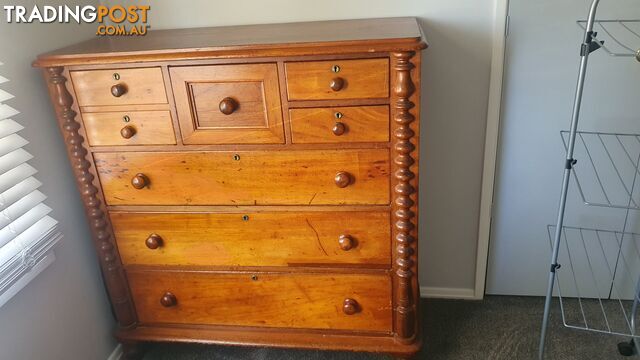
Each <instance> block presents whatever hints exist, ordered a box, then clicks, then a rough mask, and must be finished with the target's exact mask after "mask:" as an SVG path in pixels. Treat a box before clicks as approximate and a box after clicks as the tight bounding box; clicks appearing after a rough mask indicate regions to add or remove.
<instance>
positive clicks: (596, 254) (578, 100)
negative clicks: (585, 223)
mask: <svg viewBox="0 0 640 360" xmlns="http://www.w3.org/2000/svg"><path fill="white" fill-rule="evenodd" d="M599 3H600V0H594V1H593V2H592V4H591V8H590V11H589V16H588V19H587V20H586V21H579V22H578V24H579V25H580V26H581V27H582V28H583V29H584V41H583V42H582V44H581V48H580V57H581V60H580V70H579V76H578V83H577V88H576V93H575V100H574V106H573V115H572V119H571V125H570V130H569V131H563V132H561V136H562V140H563V142H564V145H565V149H566V162H565V166H564V175H563V179H562V190H561V193H560V204H559V208H558V217H557V222H556V225H555V226H549V227H548V233H549V238H550V240H551V244H552V256H551V266H550V271H549V284H548V288H547V295H546V299H545V306H544V317H543V321H542V331H541V334H540V346H539V359H540V360H542V359H543V358H544V350H545V339H546V333H547V328H548V323H549V315H550V307H551V300H552V297H553V291H554V286H555V283H556V279H557V276H559V275H558V274H559V272H560V267H561V265H560V264H559V263H558V256H559V254H560V252H561V251H562V252H563V253H565V251H566V254H567V258H566V259H565V260H567V261H566V263H565V264H563V265H566V266H563V269H567V268H568V270H567V271H568V272H569V273H570V274H571V275H572V276H573V278H572V281H568V284H569V286H570V287H571V286H575V288H572V289H571V290H573V292H575V293H577V297H575V298H574V297H572V299H571V301H576V302H577V305H578V307H577V308H578V311H577V312H576V314H574V315H575V317H576V318H577V319H578V320H577V325H576V324H573V323H571V322H570V321H569V320H568V318H569V317H570V316H571V314H570V311H569V310H568V309H567V308H566V306H565V303H564V302H563V297H562V292H561V287H560V282H559V280H558V284H557V285H558V288H557V290H558V295H559V300H560V308H561V312H562V319H563V323H564V325H565V326H567V327H569V328H574V329H581V330H588V331H594V332H599V333H606V334H613V335H622V336H629V337H630V338H631V341H629V342H622V343H620V344H618V350H619V351H620V353H621V354H623V355H627V356H628V355H632V354H634V350H635V347H636V344H638V345H640V341H638V338H640V335H636V313H637V310H638V304H639V302H640V294H639V293H640V275H639V276H638V277H634V278H633V279H634V283H635V291H634V293H633V295H632V296H633V298H634V301H633V304H632V306H631V308H630V309H629V308H628V304H627V302H626V301H624V300H623V299H624V296H623V292H624V291H623V290H622V289H621V288H620V284H619V281H616V277H620V276H621V274H624V271H626V275H627V276H628V275H629V274H630V273H632V272H633V271H632V270H631V269H632V268H639V263H640V262H637V261H638V260H640V250H639V248H638V244H637V240H636V239H640V235H637V234H633V233H628V232H627V231H626V229H627V226H628V222H629V211H630V210H640V201H638V200H636V199H634V196H633V194H634V190H635V187H636V180H639V181H640V179H638V178H639V177H640V176H638V175H639V174H638V173H639V172H640V167H639V164H640V135H637V134H620V133H604V132H585V131H578V121H579V120H580V109H581V105H582V97H583V90H584V87H585V77H586V74H587V63H588V60H589V55H590V54H591V53H592V52H594V51H596V50H599V49H602V51H604V52H606V53H607V54H608V55H610V56H613V57H635V58H636V59H637V60H638V61H640V50H638V49H637V48H633V47H632V46H630V45H629V42H627V41H626V40H624V39H623V38H625V37H626V38H631V39H634V40H635V41H633V43H636V44H638V43H640V20H596V12H597V9H598V5H599ZM614 28H615V30H616V31H617V32H616V31H614ZM597 31H599V32H601V33H603V34H604V35H606V37H607V38H610V39H611V45H609V41H607V44H606V45H605V43H604V41H601V40H600V39H599V38H598V33H597ZM621 31H622V32H626V35H627V36H623V37H622V38H621V37H619V36H618V35H617V34H618V33H620V32H621ZM576 146H579V147H580V149H581V150H582V153H583V154H584V155H585V158H581V159H580V162H581V164H583V163H584V164H585V165H584V166H585V167H584V168H581V171H583V173H584V172H585V170H582V169H586V172H588V173H590V174H592V175H593V184H594V186H593V187H594V188H595V189H596V191H598V192H600V193H599V194H598V195H599V196H598V197H599V199H598V200H593V199H592V198H590V194H589V193H588V191H587V189H586V187H585V185H584V182H581V180H580V176H579V175H580V172H577V171H576V168H578V167H580V166H578V165H576V164H577V160H576V159H575V158H574V152H575V151H576ZM597 153H600V154H601V156H597ZM602 161H605V162H607V164H605V165H604V166H601V163H602ZM625 169H632V170H631V171H625ZM605 171H608V172H610V174H609V175H610V176H605V175H604V174H603V172H605ZM572 174H573V175H574V177H575V179H576V185H577V191H578V193H579V194H580V196H581V197H582V200H583V202H584V203H585V204H587V205H595V206H603V207H609V208H618V209H626V216H625V219H624V225H623V228H622V231H620V232H617V231H608V230H598V229H588V228H578V227H566V226H564V220H565V208H566V203H567V192H568V189H569V180H570V178H571V175H572ZM625 174H630V176H629V177H628V178H630V179H632V180H631V181H629V180H627V181H625V180H624V177H625V176H624V175H625ZM610 181H612V182H614V183H615V184H613V185H610V184H609V182H610ZM611 186H614V187H616V188H619V189H620V190H621V193H623V194H626V195H625V196H624V197H623V198H624V200H621V199H620V197H617V198H616V197H614V196H613V195H612V190H611V188H610V187H611ZM627 195H628V197H627ZM625 241H626V243H625ZM561 243H563V244H564V246H563V247H562V248H561ZM571 244H574V245H576V246H574V247H573V248H574V250H577V251H578V253H576V251H574V253H573V255H572V252H571V251H572V250H571V249H572V247H571ZM611 244H614V246H615V247H616V250H617V254H613V255H616V256H611V255H610V253H611V252H610V251H607V248H610V247H611ZM625 244H626V245H625ZM634 248H635V250H634ZM633 252H635V253H636V255H637V256H635V255H633V259H631V260H633V261H631V260H630V258H631V257H632V256H631V255H630V254H633ZM578 257H580V258H581V259H584V261H582V265H583V266H582V268H580V266H579V264H577V262H576V260H577V258H578ZM611 259H615V261H611ZM594 268H595V269H605V271H604V272H605V274H604V275H602V274H598V273H597V272H596V271H595V270H594ZM589 278H591V280H592V281H593V286H594V288H595V289H601V288H603V286H602V285H606V286H607V288H606V294H607V295H605V296H600V292H599V291H597V296H593V295H588V296H586V297H589V298H592V299H590V300H585V299H583V297H581V293H580V289H581V288H580V286H579V283H580V282H581V281H582V280H583V279H589ZM603 279H605V281H603ZM635 279H637V280H635ZM609 280H610V282H609ZM603 282H605V284H603ZM583 295H584V292H583ZM614 297H615V298H616V299H617V302H603V301H602V299H603V298H604V299H608V298H614ZM564 301H570V300H569V299H564ZM590 311H591V313H593V314H595V315H596V316H597V319H596V320H595V321H594V320H592V319H591V318H590V317H589V316H588V314H590ZM613 311H615V314H616V316H613V315H612V312H613ZM620 324H622V326H618V325H620ZM616 326H618V327H616ZM620 328H622V329H623V330H620Z"/></svg>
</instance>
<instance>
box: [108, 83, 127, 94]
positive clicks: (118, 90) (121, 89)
mask: <svg viewBox="0 0 640 360" xmlns="http://www.w3.org/2000/svg"><path fill="white" fill-rule="evenodd" d="M126 93H127V86H126V85H125V84H116V85H113V86H112V87H111V95H113V96H115V97H120V96H122V95H124V94H126Z"/></svg>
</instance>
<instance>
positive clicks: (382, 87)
mask: <svg viewBox="0 0 640 360" xmlns="http://www.w3.org/2000/svg"><path fill="white" fill-rule="evenodd" d="M285 71H286V77H287V94H288V97H289V100H327V99H370V98H386V97H388V96H389V59H386V58H385V59H363V60H330V61H300V62H287V63H285Z"/></svg>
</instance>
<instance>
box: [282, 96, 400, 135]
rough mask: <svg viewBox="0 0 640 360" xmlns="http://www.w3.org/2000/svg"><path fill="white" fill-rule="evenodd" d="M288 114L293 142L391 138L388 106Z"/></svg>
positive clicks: (301, 111) (294, 111) (302, 111)
mask: <svg viewBox="0 0 640 360" xmlns="http://www.w3.org/2000/svg"><path fill="white" fill-rule="evenodd" d="M289 116H290V118H291V137H292V142H293V143H297V144H322V143H357V142H387V141H389V107H388V106H387V105H381V106H350V107H331V108H308V109H292V110H290V111H289Z"/></svg>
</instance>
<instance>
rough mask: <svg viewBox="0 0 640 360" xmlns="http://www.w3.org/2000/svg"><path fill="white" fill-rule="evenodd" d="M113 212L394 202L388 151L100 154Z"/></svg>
mask: <svg viewBox="0 0 640 360" xmlns="http://www.w3.org/2000/svg"><path fill="white" fill-rule="evenodd" d="M94 158H95V161H96V167H97V170H98V174H99V176H100V181H101V183H102V187H103V191H104V195H105V199H106V201H107V203H108V204H110V205H341V204H372V205H376V204H388V203H389V151H388V149H362V150H342V151H338V150H306V151H302V150H300V151H239V152H227V151H220V152H180V153H160V152H158V153H150V152H139V153H128V152H122V153H96V154H94Z"/></svg>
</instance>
